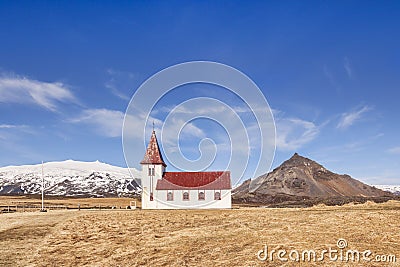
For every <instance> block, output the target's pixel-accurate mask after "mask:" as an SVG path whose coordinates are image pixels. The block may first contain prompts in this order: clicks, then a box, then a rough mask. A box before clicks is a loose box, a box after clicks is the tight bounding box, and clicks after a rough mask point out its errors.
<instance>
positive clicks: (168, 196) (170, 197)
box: [167, 191, 174, 201]
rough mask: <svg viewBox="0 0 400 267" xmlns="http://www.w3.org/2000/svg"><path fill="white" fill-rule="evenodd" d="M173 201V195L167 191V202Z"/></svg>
mask: <svg viewBox="0 0 400 267" xmlns="http://www.w3.org/2000/svg"><path fill="white" fill-rule="evenodd" d="M173 200H174V193H173V192H172V191H168V193H167V201H173Z"/></svg>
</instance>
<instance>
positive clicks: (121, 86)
mask: <svg viewBox="0 0 400 267" xmlns="http://www.w3.org/2000/svg"><path fill="white" fill-rule="evenodd" d="M107 74H108V76H109V80H108V81H107V82H106V83H105V87H106V88H108V89H110V91H111V93H112V94H113V95H115V96H116V97H118V98H120V99H122V100H126V101H129V100H130V97H129V96H128V95H127V93H125V92H129V91H133V90H132V89H133V88H132V87H133V84H134V83H133V81H134V80H135V79H136V76H135V75H134V74H133V73H130V72H125V71H117V70H114V69H108V70H107Z"/></svg>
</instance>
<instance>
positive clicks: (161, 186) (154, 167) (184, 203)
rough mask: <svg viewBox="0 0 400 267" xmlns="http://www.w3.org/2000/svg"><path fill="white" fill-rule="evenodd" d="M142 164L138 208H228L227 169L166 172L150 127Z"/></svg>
mask: <svg viewBox="0 0 400 267" xmlns="http://www.w3.org/2000/svg"><path fill="white" fill-rule="evenodd" d="M140 164H141V165H142V209H230V208H231V207H232V203H231V189H232V187H231V178H230V172H229V171H215V172H167V171H165V169H166V167H167V165H166V164H165V162H164V160H163V158H162V155H161V151H160V148H159V146H158V141H157V137H156V133H155V131H154V130H153V132H152V134H151V138H150V142H149V144H148V147H147V150H146V154H145V155H144V158H143V160H142V161H141V162H140Z"/></svg>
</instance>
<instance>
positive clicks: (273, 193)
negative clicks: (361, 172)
mask: <svg viewBox="0 0 400 267" xmlns="http://www.w3.org/2000/svg"><path fill="white" fill-rule="evenodd" d="M393 196H394V195H393V194H392V193H390V192H388V191H383V190H381V189H378V188H377V187H374V186H370V185H367V184H364V183H362V182H360V181H358V180H356V179H354V178H352V177H350V176H349V175H346V174H343V175H341V174H336V173H333V172H331V171H329V170H327V169H326V168H325V167H323V166H322V165H320V164H318V163H317V162H315V161H313V160H311V159H308V158H306V157H303V156H300V155H299V154H297V153H295V154H294V155H293V156H292V157H291V158H290V159H288V160H287V161H285V162H283V163H282V164H281V165H280V166H279V167H277V168H275V169H274V170H273V171H272V172H269V173H266V174H264V175H261V176H259V177H257V178H256V179H254V180H247V181H245V182H244V183H243V184H242V185H240V186H239V187H237V188H235V189H234V190H233V195H232V198H233V201H234V202H236V203H264V204H277V203H296V204H298V203H303V204H305V205H313V204H315V203H320V202H322V203H326V204H343V203H344V202H346V203H347V202H357V201H363V200H366V199H369V198H370V199H374V200H378V201H379V200H380V199H381V200H382V201H384V200H385V199H387V198H391V197H393Z"/></svg>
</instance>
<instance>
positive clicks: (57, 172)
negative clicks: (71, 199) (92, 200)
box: [0, 160, 141, 197]
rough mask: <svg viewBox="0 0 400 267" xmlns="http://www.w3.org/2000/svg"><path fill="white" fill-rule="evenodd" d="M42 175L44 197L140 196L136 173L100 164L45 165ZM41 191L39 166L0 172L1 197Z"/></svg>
mask: <svg viewBox="0 0 400 267" xmlns="http://www.w3.org/2000/svg"><path fill="white" fill-rule="evenodd" d="M43 173H44V185H45V186H44V187H45V194H47V195H56V196H85V197H111V196H128V195H138V194H139V193H140V192H141V189H140V186H139V185H140V172H139V171H138V170H136V169H128V168H122V167H116V166H112V165H109V164H106V163H102V162H99V161H95V162H81V161H74V160H66V161H61V162H47V163H44V164H43ZM131 174H132V175H131ZM132 177H134V178H132ZM41 188H42V164H37V165H23V166H8V167H3V168H0V195H8V194H12V195H21V194H40V193H41Z"/></svg>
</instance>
